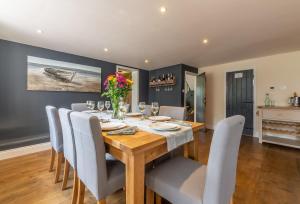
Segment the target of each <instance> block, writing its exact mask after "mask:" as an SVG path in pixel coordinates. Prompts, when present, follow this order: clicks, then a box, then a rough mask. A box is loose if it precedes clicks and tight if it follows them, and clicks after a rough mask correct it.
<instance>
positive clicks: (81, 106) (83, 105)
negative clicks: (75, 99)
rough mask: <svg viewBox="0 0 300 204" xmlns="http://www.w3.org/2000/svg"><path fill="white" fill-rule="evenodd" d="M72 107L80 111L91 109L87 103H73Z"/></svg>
mask: <svg viewBox="0 0 300 204" xmlns="http://www.w3.org/2000/svg"><path fill="white" fill-rule="evenodd" d="M71 109H72V110H73V111H78V112H81V111H86V110H89V109H88V107H87V105H86V103H72V104H71Z"/></svg>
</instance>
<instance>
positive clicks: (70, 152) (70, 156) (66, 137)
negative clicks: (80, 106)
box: [58, 108, 77, 169]
mask: <svg viewBox="0 0 300 204" xmlns="http://www.w3.org/2000/svg"><path fill="white" fill-rule="evenodd" d="M71 112H72V111H71V110H70V109H66V108H60V109H59V110H58V114H59V118H60V123H61V126H62V135H63V141H64V144H63V146H64V156H65V158H66V159H67V160H68V161H69V163H70V165H71V166H72V167H73V168H74V169H76V168H77V167H76V148H75V140H74V135H73V128H72V123H71V118H70V114H71Z"/></svg>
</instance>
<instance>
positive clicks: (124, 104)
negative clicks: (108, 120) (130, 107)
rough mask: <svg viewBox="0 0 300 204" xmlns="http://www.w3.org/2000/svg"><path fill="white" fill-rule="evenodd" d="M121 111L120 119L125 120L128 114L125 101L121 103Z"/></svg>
mask: <svg viewBox="0 0 300 204" xmlns="http://www.w3.org/2000/svg"><path fill="white" fill-rule="evenodd" d="M119 111H120V119H121V120H124V118H125V113H126V112H127V107H126V103H124V102H123V101H120V102H119Z"/></svg>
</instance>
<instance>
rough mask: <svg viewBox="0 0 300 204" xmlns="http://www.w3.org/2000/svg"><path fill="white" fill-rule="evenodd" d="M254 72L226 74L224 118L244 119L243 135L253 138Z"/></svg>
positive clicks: (245, 71) (244, 71) (251, 70)
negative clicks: (237, 116)
mask: <svg viewBox="0 0 300 204" xmlns="http://www.w3.org/2000/svg"><path fill="white" fill-rule="evenodd" d="M253 110H254V72H253V69H250V70H242V71H234V72H227V73H226V117H230V116H233V115H243V116H244V117H245V118H246V121H245V127H244V131H243V135H247V136H253V124H254V123H253V118H254V114H253Z"/></svg>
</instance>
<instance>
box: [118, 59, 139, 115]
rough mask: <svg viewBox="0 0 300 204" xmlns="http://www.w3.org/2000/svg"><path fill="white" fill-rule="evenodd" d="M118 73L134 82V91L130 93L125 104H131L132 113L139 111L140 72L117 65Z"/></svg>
mask: <svg viewBox="0 0 300 204" xmlns="http://www.w3.org/2000/svg"><path fill="white" fill-rule="evenodd" d="M117 72H120V73H122V74H123V75H124V76H126V77H127V78H129V79H131V80H133V82H134V83H133V84H132V90H131V91H130V92H129V93H128V97H127V99H125V102H126V103H128V104H130V109H131V111H133V112H134V111H136V110H138V103H139V70H137V69H134V68H129V67H124V66H120V65H117Z"/></svg>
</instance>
